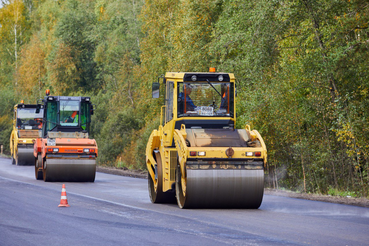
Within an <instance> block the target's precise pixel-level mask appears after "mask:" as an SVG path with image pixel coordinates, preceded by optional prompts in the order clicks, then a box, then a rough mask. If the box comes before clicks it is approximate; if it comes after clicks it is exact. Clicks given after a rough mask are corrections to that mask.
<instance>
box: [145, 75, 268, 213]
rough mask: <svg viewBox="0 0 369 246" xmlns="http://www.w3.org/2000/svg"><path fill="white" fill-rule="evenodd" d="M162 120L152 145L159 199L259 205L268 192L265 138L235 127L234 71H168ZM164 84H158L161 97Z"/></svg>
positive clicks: (151, 184)
mask: <svg viewBox="0 0 369 246" xmlns="http://www.w3.org/2000/svg"><path fill="white" fill-rule="evenodd" d="M163 85H165V100H164V105H163V106H162V110H161V122H160V126H159V128H158V129H157V130H154V131H153V132H152V133H151V135H150V138H149V140H148V143H147V147H146V165H147V169H148V189H149V194H150V199H151V201H152V202H153V203H170V202H175V201H177V203H178V206H179V207H180V208H199V207H209V208H211V207H230V208H258V207H259V206H260V204H261V202H262V198H263V191H264V166H265V164H266V161H267V150H266V146H265V143H264V141H263V139H262V137H261V135H260V134H259V132H258V131H256V130H251V129H250V126H248V125H246V126H245V128H244V129H235V125H236V113H235V111H236V100H235V99H236V90H235V77H234V75H233V74H232V73H216V72H208V73H197V72H196V73H195V72H183V73H174V72H168V73H166V74H165V76H164V78H163ZM159 87H160V83H157V82H155V83H153V91H152V93H153V97H154V98H157V97H159V91H160V88H159Z"/></svg>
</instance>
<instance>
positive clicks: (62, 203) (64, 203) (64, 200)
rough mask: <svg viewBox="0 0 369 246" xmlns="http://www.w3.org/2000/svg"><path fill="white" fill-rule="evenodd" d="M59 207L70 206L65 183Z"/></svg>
mask: <svg viewBox="0 0 369 246" xmlns="http://www.w3.org/2000/svg"><path fill="white" fill-rule="evenodd" d="M58 207H70V206H69V205H68V200H67V191H66V190H65V184H63V186H62V192H61V198H60V204H59V206H58Z"/></svg>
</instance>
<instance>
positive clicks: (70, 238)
mask: <svg viewBox="0 0 369 246" xmlns="http://www.w3.org/2000/svg"><path fill="white" fill-rule="evenodd" d="M34 176H35V175H34V167H32V166H15V165H12V164H11V160H10V159H6V158H0V245H1V246H2V245H63V246H64V245H88V246H92V245H99V246H100V245H103V246H107V245H355V246H356V245H369V209H368V208H362V207H355V206H349V205H340V204H333V203H324V202H317V201H307V200H301V199H294V198H288V197H280V196H270V195H265V196H264V199H263V203H262V205H261V207H260V209H257V210H243V209H179V208H178V207H177V205H176V204H169V205H162V204H152V203H151V202H150V199H149V195H148V191H147V180H145V179H139V178H130V177H124V176H116V175H111V174H105V173H97V175H96V181H95V182H94V183H71V182H70V183H68V182H66V183H65V186H66V192H67V198H68V203H69V205H70V207H69V208H65V207H62V208H60V207H58V205H59V203H60V199H61V189H62V183H60V182H55V183H51V182H43V181H37V180H36V179H35V177H34Z"/></svg>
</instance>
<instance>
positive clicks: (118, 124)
mask: <svg viewBox="0 0 369 246" xmlns="http://www.w3.org/2000/svg"><path fill="white" fill-rule="evenodd" d="M15 6H18V7H19V8H18V10H19V11H18V13H20V15H19V16H20V17H21V18H19V19H16V18H15V16H14V15H12V13H13V12H12V11H10V7H11V8H13V9H15V8H14V7H15ZM15 23H17V28H20V29H17V30H23V31H22V32H21V33H20V32H17V35H14V32H13V31H12V30H14V26H15V25H14V24H15ZM368 23H369V8H368V5H367V1H364V0H350V1H341V0H328V1H326V0H299V1H269V0H260V1H243V0H226V1H225V0H200V1H194V0H183V1H179V0H165V1H164V0H150V1H125V0H94V1H89V0H78V1H77V0H63V1H53V0H43V1H33V0H25V1H24V2H22V1H20V0H12V1H9V5H7V6H4V7H3V8H1V9H0V24H1V25H0V33H1V35H0V41H1V42H0V85H1V88H2V89H1V91H0V99H1V100H0V141H2V142H3V143H4V144H8V143H6V141H8V138H9V136H8V135H9V134H10V131H9V129H11V126H10V120H11V110H12V107H13V105H14V103H15V102H16V101H19V100H20V98H23V99H27V100H30V99H32V100H34V99H35V98H39V97H40V95H43V92H42V93H41V91H44V89H45V88H50V89H51V90H52V93H53V94H63V95H82V94H83V95H90V96H91V97H92V101H93V103H94V104H96V110H95V115H94V116H93V118H92V120H93V123H92V131H91V135H92V136H93V137H95V138H96V139H97V141H98V145H99V163H100V164H109V165H117V164H118V163H119V165H120V166H124V167H129V168H136V169H144V168H145V148H146V141H147V139H148V137H149V135H150V133H151V131H152V130H153V129H155V128H157V127H158V124H159V115H160V107H161V104H162V100H151V83H152V82H154V81H156V80H157V77H158V76H160V75H162V74H164V73H165V72H167V71H190V70H192V71H207V70H208V67H210V66H215V67H216V68H217V70H218V71H224V72H233V73H235V75H236V78H237V80H238V81H237V95H238V96H237V99H236V100H237V106H238V107H237V128H243V127H244V126H245V124H250V125H251V127H252V128H254V129H257V130H258V131H259V132H260V133H261V135H262V136H263V138H264V140H265V142H266V144H267V148H268V159H269V163H268V164H267V167H266V183H267V185H269V186H271V187H278V188H286V189H292V190H295V191H299V192H317V193H323V194H339V192H338V191H345V192H346V193H343V195H347V194H348V195H351V196H354V195H355V196H368V194H369V192H368V188H369V187H368V182H369V176H368V175H369V173H368V171H369V144H368V143H369V127H368V125H369V124H368V123H369V110H368V105H369V71H368V67H369V59H368V55H369V41H368V40H369V32H368V30H369V26H368ZM15 38H16V39H17V40H18V41H20V42H17V44H16V45H15V42H14V40H15ZM18 82H19V83H18Z"/></svg>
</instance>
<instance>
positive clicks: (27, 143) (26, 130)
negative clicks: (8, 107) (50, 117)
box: [10, 100, 43, 165]
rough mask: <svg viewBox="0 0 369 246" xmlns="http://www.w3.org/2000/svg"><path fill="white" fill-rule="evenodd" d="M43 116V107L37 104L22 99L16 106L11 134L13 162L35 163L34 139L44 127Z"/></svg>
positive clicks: (22, 163)
mask: <svg viewBox="0 0 369 246" xmlns="http://www.w3.org/2000/svg"><path fill="white" fill-rule="evenodd" d="M36 111H37V112H36ZM42 117H43V109H42V108H38V106H37V105H36V104H24V101H23V100H22V101H21V103H19V104H16V105H15V106H14V117H13V130H12V133H11V135H10V153H11V156H12V164H15V165H33V164H34V157H33V141H34V139H36V138H37V137H38V132H39V130H40V129H41V128H42Z"/></svg>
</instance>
